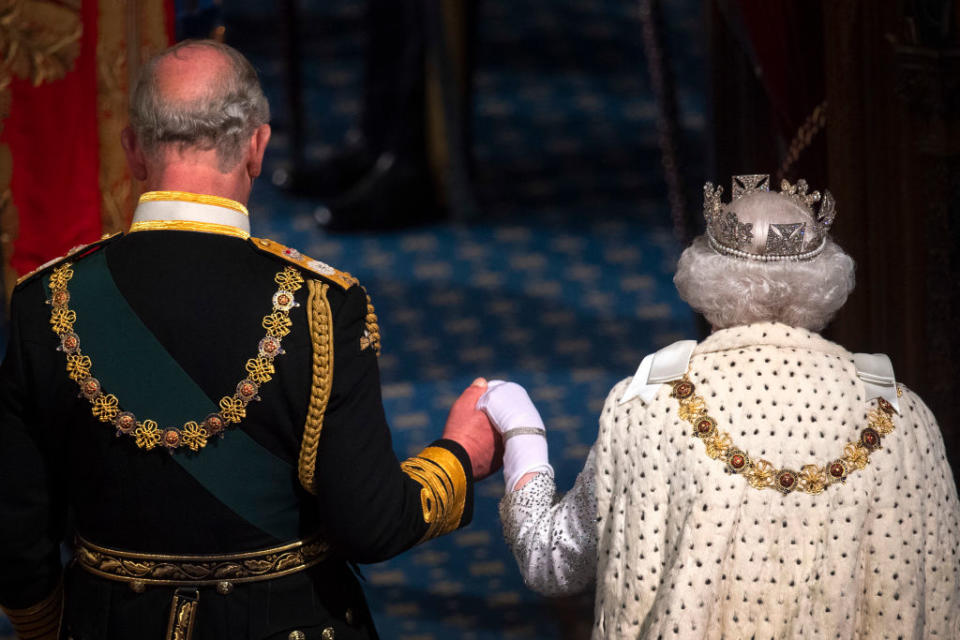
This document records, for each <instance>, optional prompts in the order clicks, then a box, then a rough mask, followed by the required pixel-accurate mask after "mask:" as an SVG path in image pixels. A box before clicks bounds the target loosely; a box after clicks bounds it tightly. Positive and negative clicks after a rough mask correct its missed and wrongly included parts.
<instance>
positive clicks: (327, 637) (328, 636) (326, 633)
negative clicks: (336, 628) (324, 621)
mask: <svg viewBox="0 0 960 640" xmlns="http://www.w3.org/2000/svg"><path fill="white" fill-rule="evenodd" d="M320 637H321V638H322V639H323V640H333V637H334V633H333V627H327V628H326V629H324V630H323V633H321V634H320Z"/></svg>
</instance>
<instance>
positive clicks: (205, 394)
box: [0, 192, 472, 640]
mask: <svg viewBox="0 0 960 640" xmlns="http://www.w3.org/2000/svg"><path fill="white" fill-rule="evenodd" d="M248 229H249V226H248V222H247V218H246V210H245V208H244V207H243V206H242V205H240V204H239V203H236V202H233V201H229V200H225V199H222V198H214V197H211V196H200V195H196V194H186V193H179V192H151V193H148V194H145V196H144V198H142V199H141V203H140V205H139V206H138V208H137V211H136V213H135V216H134V224H133V226H132V227H131V230H130V232H129V233H128V234H126V235H117V236H113V237H109V238H105V239H104V240H102V241H101V242H99V243H96V244H94V245H90V246H88V247H83V248H81V249H79V250H77V251H75V252H72V253H71V255H68V256H67V257H65V258H63V259H61V260H59V261H55V262H54V263H53V264H50V265H48V266H46V267H45V268H42V269H41V270H39V271H38V272H37V273H35V274H32V275H30V276H28V277H26V278H24V279H22V281H21V282H20V283H19V284H18V286H17V288H16V290H15V291H14V293H13V300H12V308H11V314H12V318H11V324H12V333H11V336H10V343H9V347H8V352H7V355H6V358H5V360H4V362H3V365H2V368H0V604H2V605H3V608H4V610H5V611H6V612H7V614H8V616H9V617H10V618H11V620H12V621H13V622H14V624H15V626H16V627H17V628H18V632H19V633H20V635H21V636H22V637H24V638H56V637H58V631H57V629H58V628H59V629H60V631H59V634H60V637H70V638H74V639H76V640H83V639H98V640H99V639H104V638H138V639H144V640H149V639H151V638H157V639H160V638H168V637H169V638H174V637H176V638H181V637H182V638H189V637H193V638H195V639H203V638H232V639H233V638H291V639H294V640H296V639H304V638H306V639H310V638H323V640H332V639H334V638H337V639H341V640H343V639H348V638H373V637H376V632H375V630H374V627H373V623H372V621H371V618H370V614H369V612H368V610H367V606H366V604H365V601H364V597H363V594H362V591H361V589H360V586H359V583H358V581H357V579H356V578H355V577H354V573H353V571H352V570H351V567H350V563H352V562H360V563H363V562H377V561H380V560H384V559H387V558H390V557H392V556H395V555H397V554H398V553H400V552H402V551H404V550H406V549H408V548H410V547H411V546H413V545H415V544H417V543H418V542H422V541H424V540H426V539H429V538H432V537H435V536H438V535H442V534H444V533H447V532H449V531H452V530H454V529H456V528H458V527H461V526H463V525H465V524H466V523H468V522H469V520H470V518H471V514H472V470H471V466H470V461H469V458H468V457H467V455H466V452H465V451H464V450H463V448H462V447H460V445H458V444H457V443H455V442H452V441H449V440H439V441H437V442H435V443H433V444H432V445H430V446H429V447H427V448H426V449H424V451H423V452H421V454H419V455H418V456H415V457H413V458H411V459H409V460H407V461H405V462H403V463H400V462H399V461H398V460H397V458H396V457H395V454H394V452H393V449H392V446H391V439H390V432H389V428H388V425H387V421H386V418H385V416H384V411H383V406H382V403H381V398H380V379H379V371H378V366H377V357H378V353H379V348H380V345H379V330H378V328H377V322H376V316H375V315H374V311H373V307H372V305H371V304H370V301H369V298H368V297H367V294H366V292H365V291H364V289H363V288H362V287H361V286H360V285H359V284H358V283H357V281H356V280H355V279H354V278H352V277H351V276H350V275H349V274H346V273H343V272H340V271H337V270H335V269H333V268H332V267H330V266H328V265H326V264H324V263H321V262H319V261H316V260H312V259H310V258H308V257H307V256H304V255H302V254H300V253H299V252H297V251H295V250H293V249H289V248H286V247H283V246H282V245H279V244H277V243H274V242H272V241H269V240H264V239H256V238H251V237H249V232H248ZM65 539H67V541H68V542H70V541H71V540H74V541H75V552H74V556H73V559H72V561H71V562H70V564H69V565H68V567H67V569H66V570H65V571H64V570H62V568H61V561H60V543H61V541H63V540H65ZM63 592H65V593H66V597H65V600H64V599H63V597H62V594H63ZM64 601H65V606H63V607H62V610H63V615H62V620H61V616H60V612H61V603H62V602H64ZM191 634H192V635H191Z"/></svg>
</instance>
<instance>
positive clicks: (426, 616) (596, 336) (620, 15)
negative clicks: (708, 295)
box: [0, 0, 704, 640]
mask: <svg viewBox="0 0 960 640" xmlns="http://www.w3.org/2000/svg"><path fill="white" fill-rule="evenodd" d="M301 4H302V6H303V7H304V11H305V13H306V15H307V17H306V20H305V22H306V25H305V32H306V33H310V34H312V38H311V39H310V40H309V42H307V43H306V51H305V56H304V65H305V69H306V77H309V78H311V84H308V86H307V87H306V89H307V100H308V104H309V106H310V110H309V112H310V114H311V122H310V141H309V145H308V154H309V155H311V156H314V157H316V156H320V155H322V154H323V153H325V152H326V150H327V149H329V148H330V147H331V146H336V145H338V144H340V142H341V141H342V140H343V139H344V137H345V136H346V135H347V132H348V131H349V130H350V129H351V128H353V127H355V126H356V124H357V122H358V117H359V108H360V93H359V83H360V74H361V73H362V62H361V54H362V43H363V34H362V30H361V17H362V3H361V2H358V1H355V0H337V1H328V2H320V1H319V0H308V1H305V2H302V3H301ZM637 4H638V3H631V2H624V1H623V0H487V1H484V2H482V4H481V25H480V51H479V68H478V72H477V76H476V95H475V100H476V102H475V111H476V113H475V122H474V126H475V131H476V140H477V144H476V147H475V149H474V152H475V154H476V159H477V171H478V180H477V192H478V195H479V197H480V199H481V203H482V206H483V212H484V215H483V217H482V219H481V221H479V222H476V223H473V224H470V225H468V226H453V225H446V224H440V225H435V226H430V227H421V228H418V229H415V230H410V231H401V232H392V233H382V234H367V235H334V234H328V233H324V232H322V231H320V230H318V228H317V227H316V226H315V224H314V223H313V219H312V213H313V211H314V209H315V208H316V207H317V206H318V204H319V203H318V202H315V201H310V200H305V199H296V198H292V197H290V196H289V195H287V194H286V193H285V192H283V191H281V190H279V189H276V188H275V187H273V186H271V185H270V184H269V183H268V181H266V180H264V181H263V182H262V183H260V184H258V185H257V186H256V187H255V189H254V196H253V200H252V203H251V218H252V222H253V226H254V233H255V234H256V235H264V236H269V237H273V238H275V239H277V240H279V241H281V242H285V243H287V244H289V245H291V246H294V247H297V248H299V249H300V250H301V251H303V252H304V253H306V254H308V255H310V256H312V257H315V258H318V259H321V260H324V261H326V262H329V263H331V264H333V265H335V266H337V267H339V268H341V269H343V270H346V271H350V272H351V273H353V274H354V275H355V276H357V277H358V278H359V279H360V280H361V282H362V283H363V284H364V285H365V286H366V287H367V289H368V291H369V292H370V294H371V295H372V297H373V301H374V304H375V305H376V307H377V312H378V315H379V317H380V320H381V329H382V333H383V356H382V358H381V367H382V377H383V389H384V403H385V405H386V410H387V414H388V416H389V418H390V421H391V425H392V427H393V429H394V438H395V439H394V443H395V448H396V451H397V453H398V455H399V456H400V457H405V456H407V455H410V454H413V453H416V452H417V451H418V450H419V449H420V448H421V447H422V446H423V445H425V444H426V443H428V442H430V441H431V440H433V439H435V438H436V437H438V436H439V434H440V432H441V429H442V426H443V422H444V419H445V416H446V412H447V409H448V408H449V406H450V404H451V403H452V401H453V399H454V398H455V397H456V396H457V394H458V393H459V392H460V391H461V390H462V389H463V388H464V387H465V386H466V385H468V384H469V383H470V381H471V380H472V379H473V378H474V377H476V376H477V375H484V376H487V377H491V378H509V379H512V380H516V381H518V382H520V383H522V384H523V385H525V386H526V387H527V388H528V389H529V390H530V393H531V396H532V397H533V399H534V401H535V402H536V403H537V406H538V407H539V408H540V410H541V412H542V414H543V416H544V420H545V422H546V424H547V426H548V429H549V445H550V450H551V457H552V462H553V463H554V466H555V467H556V470H557V478H558V484H559V486H560V487H561V488H569V487H570V486H571V485H572V483H573V480H574V478H575V477H576V474H577V473H578V472H579V470H580V468H581V467H582V464H583V461H584V458H585V456H586V453H587V451H588V449H589V447H590V446H591V444H592V443H593V441H594V439H595V437H596V429H597V426H596V425H597V423H596V419H597V416H598V414H599V409H600V407H601V405H602V402H603V400H604V398H605V396H606V393H607V391H608V390H609V388H610V387H611V386H613V384H614V383H615V382H616V381H618V380H619V379H621V378H623V377H626V376H629V375H631V374H632V373H633V372H634V370H635V368H636V366H637V364H638V363H639V361H640V360H641V359H642V357H643V356H644V355H645V354H646V353H648V352H650V351H651V350H654V349H655V348H658V347H659V346H662V345H664V344H666V343H669V342H671V341H673V340H676V339H679V338H681V337H691V336H694V335H695V326H694V322H693V316H692V314H691V312H690V311H689V309H688V308H687V307H686V305H685V304H684V303H682V302H681V301H680V300H679V299H678V297H677V295H676V292H675V290H674V288H673V285H672V282H671V275H672V271H673V267H674V264H675V260H676V257H677V255H678V251H679V247H678V246H677V245H676V243H675V241H674V240H673V239H672V236H671V233H670V227H669V212H668V210H667V207H666V204H665V197H664V187H663V181H662V177H661V174H660V164H659V152H658V150H657V147H656V128H655V124H654V119H655V117H656V107H655V102H654V99H653V96H652V95H651V94H650V92H649V88H648V84H647V76H646V67H645V65H646V62H645V60H644V58H643V52H642V47H641V39H640V23H639V19H638V15H637V14H638V11H637ZM666 4H668V5H669V6H668V7H667V10H668V11H669V13H668V16H667V18H668V24H669V26H670V29H669V38H670V44H671V48H672V50H673V51H674V52H675V55H674V57H673V66H674V68H675V69H676V70H677V71H678V77H679V79H680V86H679V87H678V89H679V92H680V104H681V112H682V123H683V125H684V129H685V134H686V137H687V141H686V142H687V146H689V147H691V148H700V146H701V140H702V135H703V126H704V125H703V95H702V89H701V87H700V81H701V74H702V52H701V50H700V46H701V42H702V41H703V38H702V36H701V34H700V32H699V30H700V20H701V16H700V14H699V7H700V5H699V3H697V2H695V1H694V0H684V1H683V2H676V3H673V2H671V3H666ZM224 5H225V10H226V17H227V25H228V32H227V33H228V37H229V41H230V42H231V44H233V45H234V46H237V47H238V48H240V49H241V50H242V51H244V52H245V53H246V54H247V55H249V56H250V57H251V59H252V60H253V61H254V63H255V65H256V66H257V67H258V69H259V70H260V71H261V73H262V76H263V80H264V84H265V88H266V90H267V93H268V96H269V97H270V100H271V104H272V107H273V111H274V123H273V124H274V128H275V136H274V141H273V143H272V147H271V149H270V150H269V151H268V158H267V175H270V174H271V172H272V171H274V170H277V169H281V168H282V167H283V166H284V163H285V161H286V151H287V142H288V140H287V134H286V131H285V125H286V118H287V116H286V104H285V96H284V94H283V87H282V80H283V76H282V72H283V61H282V57H281V53H282V43H281V42H279V39H278V37H277V35H276V34H277V32H278V29H276V28H273V27H272V26H271V27H270V28H264V25H265V24H267V25H272V24H273V21H275V20H276V18H275V17H274V16H273V15H272V14H270V13H268V12H270V11H271V6H270V5H268V3H257V2H253V0H236V1H234V2H229V1H228V2H224ZM694 161H695V162H696V163H699V162H700V160H699V158H694ZM689 179H690V180H691V181H694V180H699V179H700V176H699V169H698V168H697V167H694V171H692V176H691V177H690V178H689ZM502 493H503V483H502V479H501V477H500V475H499V474H498V475H497V476H495V477H493V478H491V479H489V480H487V481H486V482H485V483H483V484H481V485H480V486H479V487H478V490H477V502H476V510H475V515H474V521H473V524H472V525H471V526H469V527H468V528H466V529H465V530H463V531H460V532H457V533H455V534H453V535H450V536H448V537H446V538H443V539H440V540H435V541H432V542H430V543H428V544H426V545H423V546H421V547H417V548H415V549H413V550H412V551H410V552H408V553H407V554H405V555H403V556H401V557H399V558H396V559H394V560H392V561H390V562H386V563H382V564H378V565H370V566H366V567H364V568H363V571H364V574H365V575H366V578H367V581H368V582H367V585H366V591H367V594H368V597H369V599H370V602H371V606H372V608H373V610H374V615H375V617H376V619H377V623H378V627H379V629H380V632H381V635H382V637H383V638H385V639H393V638H398V639H400V640H432V639H434V638H436V639H440V638H462V639H464V640H471V639H472V640H494V639H498V640H499V639H503V638H523V639H529V640H533V639H537V640H539V639H548V638H550V639H553V638H586V637H589V628H590V622H591V620H592V596H591V595H590V594H585V595H583V596H581V597H576V598H572V599H565V600H561V601H556V600H548V599H544V598H541V597H539V596H537V595H536V594H534V593H532V592H530V591H528V590H527V589H526V588H525V587H524V586H523V583H522V580H521V578H520V576H519V574H518V572H517V569H516V566H515V564H514V562H513V559H512V556H511V555H510V553H509V551H508V549H507V547H506V545H505V544H504V542H503V540H502V537H501V534H500V525H499V521H498V519H497V502H498V499H499V497H500V496H501V495H502ZM0 635H2V630H0Z"/></svg>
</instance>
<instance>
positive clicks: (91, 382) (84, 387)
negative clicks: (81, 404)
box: [80, 378, 102, 400]
mask: <svg viewBox="0 0 960 640" xmlns="http://www.w3.org/2000/svg"><path fill="white" fill-rule="evenodd" d="M80 393H82V394H83V397H84V398H86V399H87V400H93V399H94V398H97V397H98V396H100V394H101V393H102V392H101V391H100V381H99V380H97V379H96V378H84V379H83V380H81V381H80Z"/></svg>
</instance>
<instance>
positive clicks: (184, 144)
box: [123, 40, 270, 199]
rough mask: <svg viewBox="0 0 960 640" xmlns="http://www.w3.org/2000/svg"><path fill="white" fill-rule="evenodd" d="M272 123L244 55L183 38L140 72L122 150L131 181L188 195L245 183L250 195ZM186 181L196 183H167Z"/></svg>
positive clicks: (267, 108) (212, 43)
mask: <svg viewBox="0 0 960 640" xmlns="http://www.w3.org/2000/svg"><path fill="white" fill-rule="evenodd" d="M269 119H270V107H269V105H268V104H267V99H266V97H264V95H263V90H262V89H261V88H260V83H259V81H258V80H257V73H256V71H255V70H254V69H253V67H252V66H251V65H250V63H249V62H248V61H247V59H246V58H244V57H243V55H241V54H240V53H239V52H238V51H237V50H236V49H233V48H232V47H229V46H227V45H225V44H221V43H219V42H214V41H210V40H199V41H198V40H193V41H184V42H181V43H179V44H176V45H174V46H173V47H170V48H169V49H167V50H166V51H164V52H162V53H160V54H158V55H157V56H155V57H154V58H152V59H151V60H150V61H148V62H147V63H146V64H145V65H144V66H143V67H142V68H141V70H140V74H139V76H138V78H137V83H136V86H135V88H134V90H133V93H132V95H131V99H130V127H129V128H128V129H126V130H125V131H124V133H123V146H124V149H125V150H126V152H127V159H128V162H129V164H130V168H131V171H132V172H133V175H134V177H135V178H137V179H138V180H146V181H147V183H148V184H147V187H148V188H168V189H172V188H179V189H181V190H191V189H198V188H199V187H202V186H203V184H202V181H203V180H206V181H208V182H211V181H212V182H213V183H216V185H211V187H210V188H207V189H206V191H211V190H216V189H219V190H221V191H222V190H223V189H224V188H226V189H227V190H235V189H233V187H230V185H232V184H233V183H234V182H237V184H236V185H234V187H236V188H240V191H241V192H242V191H243V183H244V182H246V183H247V184H246V194H248V193H249V182H251V181H252V179H253V178H254V177H256V176H257V175H258V174H259V173H260V168H261V163H262V158H263V152H264V150H265V149H266V144H267V141H268V140H269V138H270V127H269V125H268V124H267V121H268V120H269ZM218 174H219V175H218ZM191 177H192V179H194V180H201V184H192V185H191V184H183V185H179V186H178V185H177V184H170V182H171V180H172V181H173V182H174V183H176V182H177V181H180V180H186V181H187V182H190V181H191ZM246 194H243V195H244V197H243V199H245V196H246ZM220 195H227V196H228V197H231V196H236V195H237V194H236V193H231V194H220Z"/></svg>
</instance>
